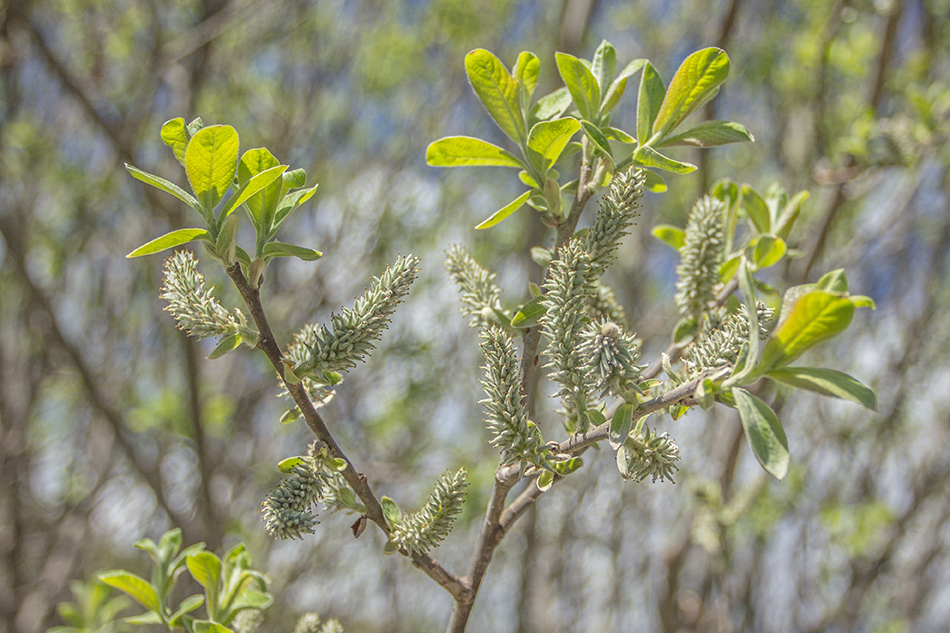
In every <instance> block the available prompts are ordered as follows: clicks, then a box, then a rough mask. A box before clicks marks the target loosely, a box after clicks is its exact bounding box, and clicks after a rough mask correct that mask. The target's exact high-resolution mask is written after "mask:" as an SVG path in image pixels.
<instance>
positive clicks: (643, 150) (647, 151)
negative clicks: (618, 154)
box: [633, 146, 696, 174]
mask: <svg viewBox="0 0 950 633" xmlns="http://www.w3.org/2000/svg"><path fill="white" fill-rule="evenodd" d="M633 160H634V162H635V163H636V164H638V165H642V166H644V167H656V168H657V169H663V170H665V171H671V172H673V173H674V174H688V173H690V172H693V171H696V165H692V164H690V163H681V162H679V161H676V160H673V159H672V158H670V157H668V156H664V155H663V154H661V153H659V152H658V151H656V150H655V149H653V148H652V147H650V146H642V147H640V148H639V149H638V150H637V153H636V154H634V155H633Z"/></svg>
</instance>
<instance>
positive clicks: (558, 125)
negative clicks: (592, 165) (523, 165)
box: [528, 117, 581, 173]
mask: <svg viewBox="0 0 950 633" xmlns="http://www.w3.org/2000/svg"><path fill="white" fill-rule="evenodd" d="M580 128H581V124H580V123H578V121H577V119H574V118H572V117H564V118H562V119H555V120H554V121H541V122H540V123H538V124H536V125H535V126H534V127H533V128H531V132H530V133H529V134H528V147H530V148H531V149H533V150H534V151H536V152H537V153H538V154H540V155H541V157H542V158H543V159H544V170H543V173H547V170H548V169H550V167H551V166H552V165H553V164H554V163H555V162H557V159H558V158H559V157H560V156H561V152H563V151H564V148H565V147H567V144H568V143H569V142H570V141H571V137H572V136H574V135H575V134H576V133H577V130H579V129H580Z"/></svg>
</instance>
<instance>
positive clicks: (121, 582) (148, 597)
mask: <svg viewBox="0 0 950 633" xmlns="http://www.w3.org/2000/svg"><path fill="white" fill-rule="evenodd" d="M99 579H100V580H101V581H102V582H104V583H106V584H107V585H109V586H110V587H114V588H116V589H118V590H119V591H124V592H125V593H127V594H128V595H129V597H131V598H132V599H133V600H135V601H136V602H138V603H139V604H140V605H142V606H143V607H145V608H146V609H148V610H149V611H155V612H156V613H161V610H162V606H161V604H160V603H159V601H158V594H156V593H155V589H154V588H153V587H152V585H150V584H149V583H148V581H146V580H145V579H144V578H140V577H139V576H136V575H135V574H131V573H129V572H127V571H124V570H121V569H117V570H113V571H107V572H105V573H104V574H100V575H99Z"/></svg>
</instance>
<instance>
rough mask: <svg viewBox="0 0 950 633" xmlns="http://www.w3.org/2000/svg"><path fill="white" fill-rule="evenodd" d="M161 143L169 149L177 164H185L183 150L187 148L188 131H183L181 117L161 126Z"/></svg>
mask: <svg viewBox="0 0 950 633" xmlns="http://www.w3.org/2000/svg"><path fill="white" fill-rule="evenodd" d="M161 136H162V142H163V143H165V145H167V146H168V147H170V148H171V150H172V152H174V154H175V158H177V159H178V162H179V163H181V164H182V166H184V164H185V148H186V147H188V130H186V129H185V120H184V119H183V118H181V117H178V118H177V119H172V120H170V121H165V123H164V125H162V132H161Z"/></svg>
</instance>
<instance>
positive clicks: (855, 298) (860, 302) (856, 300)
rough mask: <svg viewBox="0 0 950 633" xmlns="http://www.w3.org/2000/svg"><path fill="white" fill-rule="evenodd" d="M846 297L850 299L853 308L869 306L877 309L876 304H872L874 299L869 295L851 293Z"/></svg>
mask: <svg viewBox="0 0 950 633" xmlns="http://www.w3.org/2000/svg"><path fill="white" fill-rule="evenodd" d="M848 298H849V299H851V303H853V304H854V307H855V308H871V309H872V310H877V306H876V305H875V304H874V299H872V298H871V297H866V296H864V295H851V296H850V297H848Z"/></svg>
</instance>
